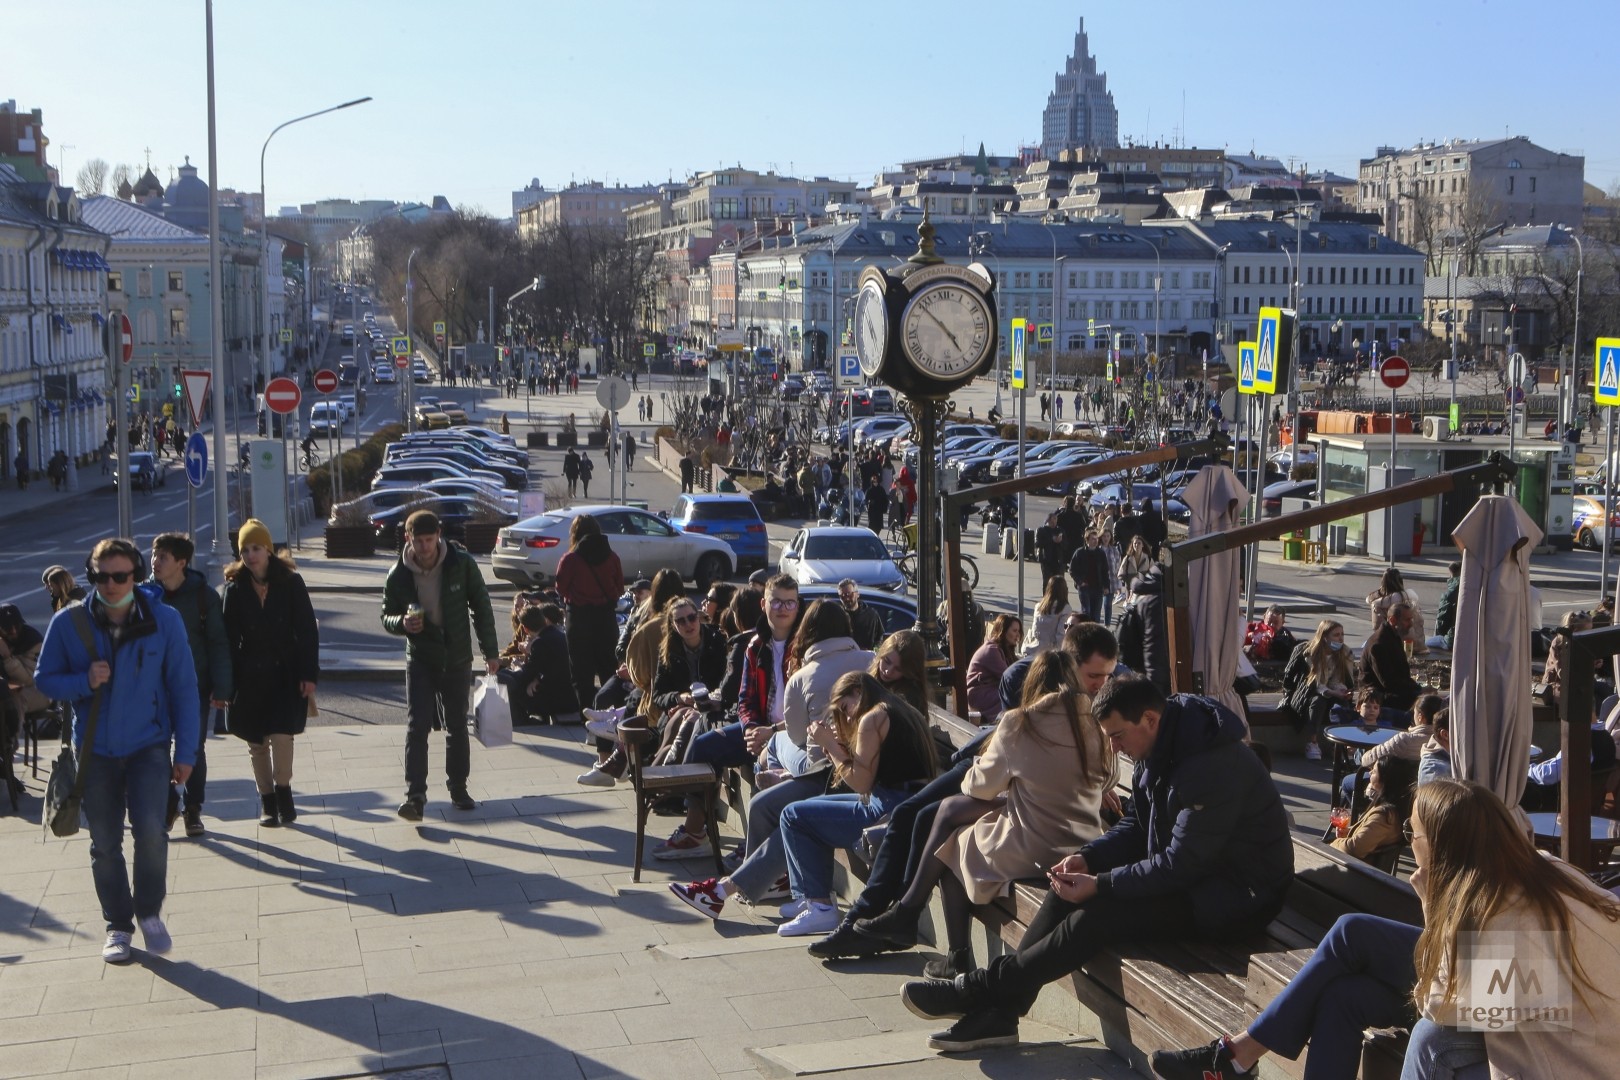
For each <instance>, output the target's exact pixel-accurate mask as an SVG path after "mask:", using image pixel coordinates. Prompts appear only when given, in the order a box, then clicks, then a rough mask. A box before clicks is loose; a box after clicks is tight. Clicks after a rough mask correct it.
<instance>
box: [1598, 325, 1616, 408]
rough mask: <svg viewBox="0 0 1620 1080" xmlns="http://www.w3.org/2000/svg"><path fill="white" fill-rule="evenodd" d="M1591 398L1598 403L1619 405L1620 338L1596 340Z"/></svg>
mask: <svg viewBox="0 0 1620 1080" xmlns="http://www.w3.org/2000/svg"><path fill="white" fill-rule="evenodd" d="M1592 400H1593V401H1595V402H1597V403H1598V404H1599V405H1620V338H1598V340H1597V371H1596V372H1595V373H1594V374H1593V376H1592Z"/></svg>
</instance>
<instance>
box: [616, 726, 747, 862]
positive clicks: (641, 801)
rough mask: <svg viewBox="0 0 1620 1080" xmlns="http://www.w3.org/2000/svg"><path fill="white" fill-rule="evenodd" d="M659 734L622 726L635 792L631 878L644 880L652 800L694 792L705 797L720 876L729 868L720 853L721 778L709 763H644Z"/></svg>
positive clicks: (710, 833) (710, 838)
mask: <svg viewBox="0 0 1620 1080" xmlns="http://www.w3.org/2000/svg"><path fill="white" fill-rule="evenodd" d="M656 734H657V732H656V731H654V730H653V729H652V728H645V727H629V728H627V727H623V726H621V727H620V728H619V738H620V739H621V740H623V742H624V748H625V754H626V755H627V756H628V757H629V759H630V764H629V773H630V785H631V786H632V787H633V788H635V792H636V859H635V872H634V874H633V875H632V877H631V880H632V881H635V882H640V881H641V860H642V848H644V847H645V846H646V842H647V816H648V815H649V814H650V813H651V812H652V808H653V804H654V803H656V802H657V801H658V800H660V799H664V798H667V797H669V796H671V795H675V796H681V795H695V796H698V797H699V798H701V799H702V800H703V816H704V820H705V822H707V828H708V833H709V846H710V848H711V849H713V851H714V865H715V869H716V871H717V872H718V875H719V876H724V874H725V872H726V868H725V863H724V862H723V861H722V857H721V853H720V818H719V808H718V805H717V804H718V803H719V795H720V779H719V777H717V776H715V773H714V769H713V768H712V767H711V766H708V765H643V764H642V763H641V758H642V751H643V748H644V747H645V746H646V744H647V743H648V742H650V741H651V740H652V739H653V737H654V736H655V735H656Z"/></svg>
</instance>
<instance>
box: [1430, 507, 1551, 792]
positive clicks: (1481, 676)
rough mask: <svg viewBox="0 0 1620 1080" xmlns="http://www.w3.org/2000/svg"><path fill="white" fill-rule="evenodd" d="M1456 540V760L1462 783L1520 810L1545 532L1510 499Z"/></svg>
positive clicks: (1470, 517)
mask: <svg viewBox="0 0 1620 1080" xmlns="http://www.w3.org/2000/svg"><path fill="white" fill-rule="evenodd" d="M1452 539H1453V541H1454V542H1455V543H1456V545H1457V546H1458V547H1459V548H1461V549H1462V553H1463V558H1462V582H1461V584H1460V585H1459V586H1458V589H1457V636H1456V643H1455V646H1454V647H1453V649H1452V654H1451V759H1452V763H1453V766H1454V770H1455V774H1456V775H1457V776H1458V777H1460V778H1462V779H1465V780H1474V781H1477V782H1479V783H1481V784H1484V785H1485V786H1486V787H1489V788H1490V789H1491V790H1492V791H1494V792H1496V794H1497V795H1498V796H1500V797H1501V799H1502V801H1503V802H1505V803H1507V804H1508V805H1509V806H1518V805H1519V799H1520V798H1521V797H1522V796H1523V795H1524V785H1525V783H1526V782H1527V781H1528V779H1529V769H1530V733H1531V719H1532V715H1531V709H1532V702H1531V700H1530V689H1531V679H1530V631H1531V630H1532V629H1533V628H1532V627H1531V625H1530V608H1531V603H1530V591H1531V590H1530V552H1531V550H1532V549H1534V548H1535V546H1536V545H1537V544H1539V543H1541V540H1542V532H1541V530H1540V529H1538V528H1537V527H1536V523H1535V522H1533V521H1531V520H1530V515H1529V514H1526V513H1525V512H1524V508H1523V507H1522V506H1520V505H1519V504H1518V503H1517V502H1516V501H1514V500H1513V499H1511V498H1508V497H1507V496H1505V495H1484V496H1481V498H1480V500H1479V502H1477V503H1475V504H1474V508H1473V509H1472V510H1470V511H1468V514H1467V516H1466V517H1464V518H1463V519H1462V522H1461V523H1460V524H1458V526H1457V528H1456V529H1455V530H1453V532H1452Z"/></svg>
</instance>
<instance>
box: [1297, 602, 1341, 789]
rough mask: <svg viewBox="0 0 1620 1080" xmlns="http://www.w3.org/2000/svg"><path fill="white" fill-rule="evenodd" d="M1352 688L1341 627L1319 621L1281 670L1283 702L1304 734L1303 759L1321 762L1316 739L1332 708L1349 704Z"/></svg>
mask: <svg viewBox="0 0 1620 1080" xmlns="http://www.w3.org/2000/svg"><path fill="white" fill-rule="evenodd" d="M1355 685H1356V673H1355V669H1354V668H1353V667H1352V666H1351V663H1350V650H1349V649H1347V648H1345V644H1344V624H1343V623H1339V622H1335V621H1334V620H1332V619H1323V620H1322V621H1321V622H1320V623H1318V624H1317V625H1316V633H1314V634H1312V635H1311V639H1310V640H1309V641H1307V642H1305V643H1304V644H1302V645H1299V646H1297V647H1295V649H1294V652H1293V654H1292V655H1291V656H1289V658H1288V664H1287V666H1286V667H1284V668H1283V701H1284V702H1285V703H1287V705H1288V709H1289V711H1290V712H1292V713H1293V714H1294V724H1295V726H1296V727H1298V728H1302V729H1305V730H1306V731H1307V732H1308V734H1307V737H1306V743H1305V757H1306V758H1307V759H1309V760H1311V761H1320V760H1322V750H1321V747H1319V746H1318V745H1317V742H1316V737H1317V735H1318V734H1319V733H1320V732H1321V730H1322V728H1323V727H1325V726H1326V725H1327V721H1328V716H1329V714H1330V713H1331V712H1332V711H1333V707H1334V706H1335V705H1349V704H1350V692H1351V690H1352V689H1353V688H1354V687H1355Z"/></svg>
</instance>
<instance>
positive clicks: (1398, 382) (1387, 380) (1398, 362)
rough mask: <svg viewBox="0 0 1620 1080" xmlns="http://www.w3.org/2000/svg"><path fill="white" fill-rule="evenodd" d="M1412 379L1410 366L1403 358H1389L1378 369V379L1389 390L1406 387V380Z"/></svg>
mask: <svg viewBox="0 0 1620 1080" xmlns="http://www.w3.org/2000/svg"><path fill="white" fill-rule="evenodd" d="M1411 377H1412V365H1411V364H1408V363H1407V362H1406V358H1405V357H1404V356H1389V357H1385V358H1384V363H1383V365H1382V366H1380V367H1379V369H1378V378H1379V380H1380V381H1381V382H1383V384H1384V385H1385V386H1387V387H1389V388H1390V389H1391V390H1395V389H1398V388H1400V387H1402V386H1405V385H1406V380H1407V379H1410V378H1411Z"/></svg>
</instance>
